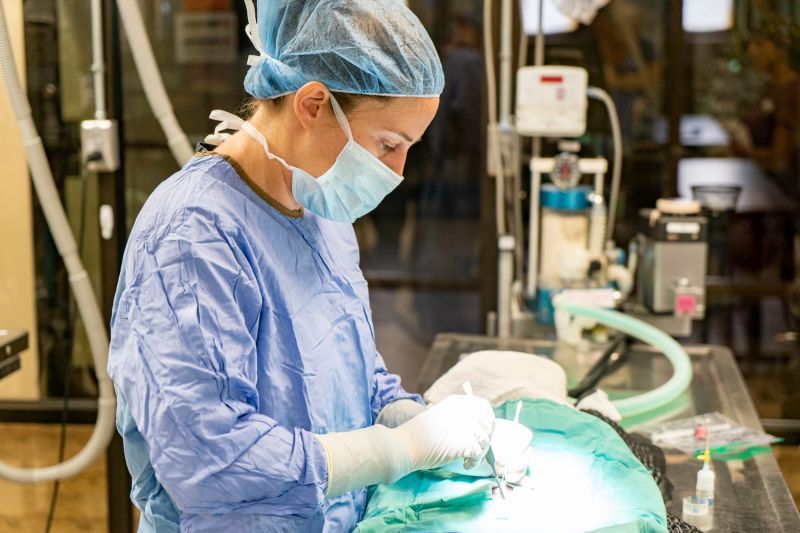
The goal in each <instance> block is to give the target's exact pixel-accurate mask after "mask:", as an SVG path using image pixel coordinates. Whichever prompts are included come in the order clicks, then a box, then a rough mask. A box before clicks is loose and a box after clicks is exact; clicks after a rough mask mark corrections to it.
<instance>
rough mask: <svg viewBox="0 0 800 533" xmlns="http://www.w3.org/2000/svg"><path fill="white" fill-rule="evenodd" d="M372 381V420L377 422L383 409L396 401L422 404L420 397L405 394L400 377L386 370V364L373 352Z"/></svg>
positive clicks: (379, 355) (378, 354)
mask: <svg viewBox="0 0 800 533" xmlns="http://www.w3.org/2000/svg"><path fill="white" fill-rule="evenodd" d="M373 376H374V379H373V381H372V401H371V404H372V420H373V421H374V420H377V419H378V415H380V413H381V411H382V410H383V408H384V407H386V406H387V405H389V404H390V403H392V402H395V401H397V400H414V401H415V402H419V403H421V404H424V402H423V401H422V396H420V395H419V394H411V393H409V392H407V391H406V390H405V389H404V388H403V386H402V385H401V384H400V376H398V375H397V374H392V373H390V372H389V371H388V370H386V363H384V361H383V357H382V356H381V354H380V353H378V352H377V351H376V352H375V373H374V374H373Z"/></svg>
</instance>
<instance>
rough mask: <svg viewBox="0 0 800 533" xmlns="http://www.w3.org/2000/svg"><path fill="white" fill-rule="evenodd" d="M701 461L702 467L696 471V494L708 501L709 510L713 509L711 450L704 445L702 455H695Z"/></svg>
mask: <svg viewBox="0 0 800 533" xmlns="http://www.w3.org/2000/svg"><path fill="white" fill-rule="evenodd" d="M697 458H698V459H701V460H702V461H703V468H701V469H700V470H699V471H698V472H697V485H696V486H695V489H696V490H697V496H698V497H699V498H704V499H706V500H707V501H708V507H709V511H712V510H713V509H714V482H715V479H714V471H713V470H712V469H711V452H710V451H709V449H708V445H706V449H705V451H704V452H703V453H702V455H699V456H698V457H697Z"/></svg>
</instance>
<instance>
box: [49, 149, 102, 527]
mask: <svg viewBox="0 0 800 533" xmlns="http://www.w3.org/2000/svg"><path fill="white" fill-rule="evenodd" d="M99 157H100V154H92V155H91V156H90V157H89V161H92V160H94V159H97V158H99ZM88 182H89V176H88V173H87V171H86V165H85V164H84V165H81V199H80V203H79V206H78V213H79V216H80V222H79V224H78V254H80V255H83V245H84V240H85V237H86V214H85V213H86V195H87V191H88V189H89V187H88ZM77 316H78V312H77V309H75V305H74V303H73V304H72V305H70V315H69V331H70V339H71V344H72V346H71V348H70V350H68V351H67V364H66V365H65V368H64V391H63V404H62V406H61V435H60V437H59V444H58V462H59V463H60V462H62V461H63V460H64V453H65V449H66V444H67V419H68V416H69V388H70V377H71V376H72V363H73V361H72V352H73V350H74V348H75V321H76V318H77ZM60 486H61V481H60V480H58V479H56V480H55V482H54V483H53V493H52V495H51V496H50V509H49V510H48V512H47V523H46V524H45V528H44V531H45V533H50V528H51V527H52V525H53V518H54V517H55V513H56V502H57V501H58V489H59V487H60Z"/></svg>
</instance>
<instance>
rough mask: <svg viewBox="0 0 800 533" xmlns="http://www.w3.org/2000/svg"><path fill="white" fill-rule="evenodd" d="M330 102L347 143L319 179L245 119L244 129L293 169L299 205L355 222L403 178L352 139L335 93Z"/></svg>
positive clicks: (274, 156)
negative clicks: (271, 144)
mask: <svg viewBox="0 0 800 533" xmlns="http://www.w3.org/2000/svg"><path fill="white" fill-rule="evenodd" d="M331 105H332V106H333V112H334V114H335V115H336V120H337V121H338V122H339V125H340V126H341V127H342V129H343V130H344V133H345V135H347V144H346V145H345V146H344V148H343V149H342V151H341V152H339V156H338V157H337V158H336V161H335V162H334V163H333V166H331V168H329V169H328V170H327V171H326V172H325V173H324V174H322V175H321V176H320V177H319V178H314V176H312V175H311V174H309V173H308V172H306V171H304V170H302V169H300V168H297V167H295V166H292V165H290V164H289V163H287V162H286V161H284V160H283V159H282V158H280V157H278V156H276V155H275V154H273V153H271V152H270V151H269V145H268V144H267V140H266V139H265V138H264V136H263V135H262V134H261V132H260V131H258V130H257V129H256V128H255V127H254V126H253V125H252V124H250V123H248V122H244V123H243V124H242V128H243V129H244V131H245V132H247V134H248V135H250V137H252V138H253V139H254V140H255V141H256V142H258V143H259V144H260V145H261V147H262V148H263V149H264V152H265V153H266V154H267V157H269V158H270V159H274V160H276V161H278V162H279V163H281V164H282V165H283V166H284V167H286V168H287V169H289V170H291V171H292V195H294V198H295V200H297V201H298V202H299V203H300V205H302V206H303V207H305V208H306V209H308V210H309V211H311V212H312V213H314V214H315V215H318V216H321V217H323V218H327V219H329V220H335V221H338V222H350V223H352V222H355V220H356V219H357V218H359V217H362V216H364V215H366V214H367V213H369V212H370V211H372V210H373V209H375V208H376V207H377V206H378V204H380V203H381V200H383V199H384V198H385V197H386V195H387V194H389V193H390V192H392V191H393V190H394V189H395V188H396V187H397V186H398V185H400V182H401V181H403V177H402V176H400V175H398V174H396V173H395V172H393V171H392V170H391V169H390V168H389V167H387V166H386V165H385V164H384V163H383V162H382V161H381V160H380V159H378V158H377V157H375V156H374V155H372V154H371V153H370V152H369V151H368V150H367V149H366V148H364V147H363V146H361V145H360V144H358V143H357V142H356V141H355V140H353V133H352V132H351V131H350V124H349V123H348V121H347V117H345V115H344V112H342V109H341V107H339V103H338V102H337V101H336V99H335V98H334V97H333V95H331ZM212 118H213V117H212Z"/></svg>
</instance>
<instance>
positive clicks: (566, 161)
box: [550, 152, 581, 189]
mask: <svg viewBox="0 0 800 533" xmlns="http://www.w3.org/2000/svg"><path fill="white" fill-rule="evenodd" d="M550 179H551V180H552V181H553V183H554V184H555V185H556V187H558V188H559V189H571V188H573V187H575V186H576V185H578V183H580V181H581V171H580V169H579V168H578V156H577V155H575V154H572V153H569V152H561V153H560V154H558V155H557V156H555V158H554V159H553V171H552V172H551V173H550Z"/></svg>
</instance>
